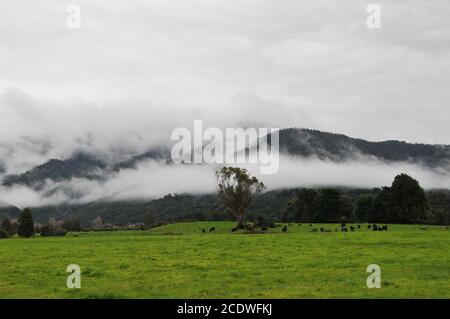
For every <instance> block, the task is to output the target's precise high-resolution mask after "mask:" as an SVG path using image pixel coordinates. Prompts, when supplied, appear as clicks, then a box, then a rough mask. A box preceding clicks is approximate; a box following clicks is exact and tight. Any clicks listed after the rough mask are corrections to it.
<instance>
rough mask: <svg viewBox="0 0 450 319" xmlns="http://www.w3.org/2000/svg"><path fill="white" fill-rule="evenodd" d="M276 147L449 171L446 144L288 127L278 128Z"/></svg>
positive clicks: (298, 153)
mask: <svg viewBox="0 0 450 319" xmlns="http://www.w3.org/2000/svg"><path fill="white" fill-rule="evenodd" d="M280 149H281V151H282V152H283V153H285V154H289V155H296V156H302V157H308V156H316V157H318V158H320V159H329V160H334V161H345V160H351V159H364V157H371V158H375V159H379V160H383V161H388V162H411V163H416V164H420V165H423V166H425V167H430V168H436V167H443V168H446V169H447V170H450V145H430V144H412V143H406V142H403V141H394V140H393V141H383V142H370V141H366V140H363V139H359V138H352V137H348V136H346V135H342V134H334V133H327V132H321V131H317V130H310V129H299V128H289V129H283V130H281V131H280ZM362 157H363V158H362Z"/></svg>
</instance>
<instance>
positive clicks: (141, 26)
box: [0, 0, 450, 156]
mask: <svg viewBox="0 0 450 319" xmlns="http://www.w3.org/2000/svg"><path fill="white" fill-rule="evenodd" d="M69 3H75V4H78V5H79V6H80V7H81V28H80V29H69V28H67V26H66V19H67V16H68V14H67V13H66V6H67V5H68V4H69ZM369 3H377V4H379V5H381V8H382V12H381V26H382V27H381V28H380V29H369V28H367V26H366V19H367V16H368V15H369V14H368V13H367V12H366V8H367V5H368V4H369ZM0 6H1V7H0V8H1V10H0V145H1V144H2V143H3V146H4V147H5V145H6V144H7V143H9V142H11V141H13V140H15V139H17V138H18V137H21V138H22V139H23V137H24V136H29V135H31V136H32V137H34V138H38V137H48V138H49V139H55V140H56V139H59V142H52V143H53V144H52V145H57V144H58V143H60V144H64V145H66V146H67V140H64V139H62V137H67V138H68V139H71V140H76V142H75V143H81V142H80V140H81V139H82V138H86V137H81V135H82V134H83V133H86V132H89V133H92V134H94V135H95V134H97V137H98V136H100V137H101V138H97V140H96V142H95V143H100V144H101V143H103V142H104V143H107V142H108V141H109V142H111V140H113V141H117V139H118V138H121V139H122V140H125V142H127V141H128V142H129V143H130V144H133V143H134V144H140V143H141V142H142V140H144V141H145V140H146V138H147V135H145V131H146V130H148V129H149V128H153V130H151V131H152V132H151V134H150V133H148V136H150V135H151V136H154V134H157V133H155V130H156V131H157V132H159V134H160V135H161V136H163V137H165V136H167V137H168V134H169V133H170V131H171V130H172V129H173V128H174V126H176V125H177V124H179V123H180V122H179V121H178V120H180V121H181V120H183V119H184V120H186V119H189V120H191V119H194V118H198V119H204V120H208V121H209V122H208V123H210V125H215V126H219V125H233V124H236V123H249V122H254V123H258V124H260V125H266V126H272V127H290V126H297V127H307V128H315V129H320V130H326V131H333V132H338V133H344V134H347V135H350V136H354V137H362V138H366V139H370V140H385V139H400V140H406V141H412V142H428V143H442V144H444V143H445V144H450V134H449V133H450V125H449V120H450V107H449V100H450V90H449V83H450V2H448V0H433V1H429V0H403V1H401V0H398V1H361V0H351V1H350V0H345V1H343V0H341V1H338V0H317V1H298V0H281V1H273V0H214V1H211V0H156V1H155V0H149V1H136V0H127V1H122V0H121V1H111V0H108V1H100V0H98V1H87V0H83V1H81V0H73V1H54V0H40V1H29V0H28V1H24V0H14V1H6V0H1V1H0ZM187 114H189V116H188V115H187ZM149 132H150V131H149ZM127 134H129V135H130V136H134V137H133V138H132V137H129V136H127ZM140 134H142V135H140ZM136 136H138V138H136ZM20 143H24V142H23V140H21V142H20ZM25 143H29V144H30V145H33V147H35V148H39V149H41V147H42V145H41V144H36V143H34V142H29V141H28V142H25ZM142 144H145V143H142ZM96 147H100V148H101V147H102V146H101V145H100V146H99V145H96ZM31 154H33V152H31ZM30 156H32V155H30Z"/></svg>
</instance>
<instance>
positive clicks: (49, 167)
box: [0, 128, 450, 189]
mask: <svg viewBox="0 0 450 319" xmlns="http://www.w3.org/2000/svg"><path fill="white" fill-rule="evenodd" d="M279 137H280V152H281V153H282V154H285V155H290V156H299V157H315V158H319V159H321V160H331V161H336V162H342V161H347V160H363V161H364V160H372V159H377V160H381V161H385V162H409V163H414V164H418V165H422V166H424V167H426V168H429V169H441V170H443V171H446V172H449V173H450V146H449V145H429V144H411V143H406V142H402V141H383V142H370V141H366V140H363V139H358V138H352V137H348V136H346V135H342V134H334V133H327V132H321V131H317V130H310V129H301V128H288V129H283V130H280V132H279ZM0 160H1V159H0ZM148 160H155V161H161V162H165V163H166V164H168V163H170V162H171V158H170V148H169V147H156V148H153V149H150V150H149V151H147V152H145V153H143V154H138V155H136V156H132V157H130V158H129V159H127V160H124V161H120V162H116V163H114V162H113V163H112V164H110V165H106V164H105V163H106V161H103V160H102V159H98V158H97V157H95V156H92V155H88V154H83V153H79V154H76V155H75V156H73V157H71V158H69V159H66V160H58V159H52V160H50V161H48V162H46V163H44V164H42V165H40V166H38V167H35V168H33V169H31V170H29V171H27V172H24V173H22V174H19V175H9V176H5V177H4V178H3V181H2V185H3V186H12V185H16V184H19V185H27V186H32V187H34V188H36V189H39V188H40V187H41V186H42V185H43V184H44V183H45V181H46V180H51V181H63V180H67V179H71V178H86V179H100V180H101V179H104V178H107V177H108V176H109V174H111V173H117V172H119V171H121V170H124V169H134V168H136V167H137V166H138V165H139V164H140V163H142V162H145V161H148Z"/></svg>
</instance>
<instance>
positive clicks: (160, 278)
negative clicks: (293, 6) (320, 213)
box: [0, 222, 450, 298]
mask: <svg viewBox="0 0 450 319" xmlns="http://www.w3.org/2000/svg"><path fill="white" fill-rule="evenodd" d="M213 226H215V227H216V232H215V233H202V231H201V229H202V228H206V229H209V228H210V227H213ZM233 226H234V223H227V222H207V223H206V222H205V223H202V222H195V223H180V224H172V225H166V226H162V227H158V228H155V229H152V230H148V231H121V232H96V233H80V234H68V235H67V236H66V237H62V238H54V237H53V238H49V237H46V238H40V237H36V238H32V239H20V238H11V239H6V240H0V298H394V297H398V298H406V297H410V298H431V297H433V298H450V279H449V278H450V249H449V248H450V231H449V230H447V229H446V228H445V227H438V226H427V230H421V229H420V228H421V226H418V225H391V226H390V229H389V231H388V232H373V231H370V230H368V229H367V226H366V225H363V227H362V230H361V231H357V232H349V233H340V232H329V233H320V232H318V233H314V232H311V229H312V228H320V227H325V228H329V229H332V230H334V229H335V228H337V227H338V226H337V225H320V224H314V225H313V226H312V227H310V226H309V225H307V224H304V225H302V226H298V225H297V224H295V225H294V226H292V227H290V228H289V231H288V232H287V233H282V232H281V227H277V228H275V229H271V230H270V231H269V233H267V234H243V233H233V234H231V233H230V230H231V228H232V227H233ZM69 264H78V265H80V267H81V271H82V277H81V278H82V283H81V285H82V287H81V289H68V288H67V287H66V278H67V275H68V274H67V273H66V272H65V269H66V267H67V265H69ZM369 264H378V265H380V267H381V271H382V273H381V276H382V288H381V289H368V288H367V286H366V278H367V276H368V275H369V274H368V273H366V267H367V266H368V265H369Z"/></svg>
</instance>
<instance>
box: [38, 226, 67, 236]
mask: <svg viewBox="0 0 450 319" xmlns="http://www.w3.org/2000/svg"><path fill="white" fill-rule="evenodd" d="M66 234H67V230H65V229H64V228H62V227H52V226H50V225H48V224H45V225H43V226H42V227H41V236H42V237H48V236H65V235H66Z"/></svg>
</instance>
